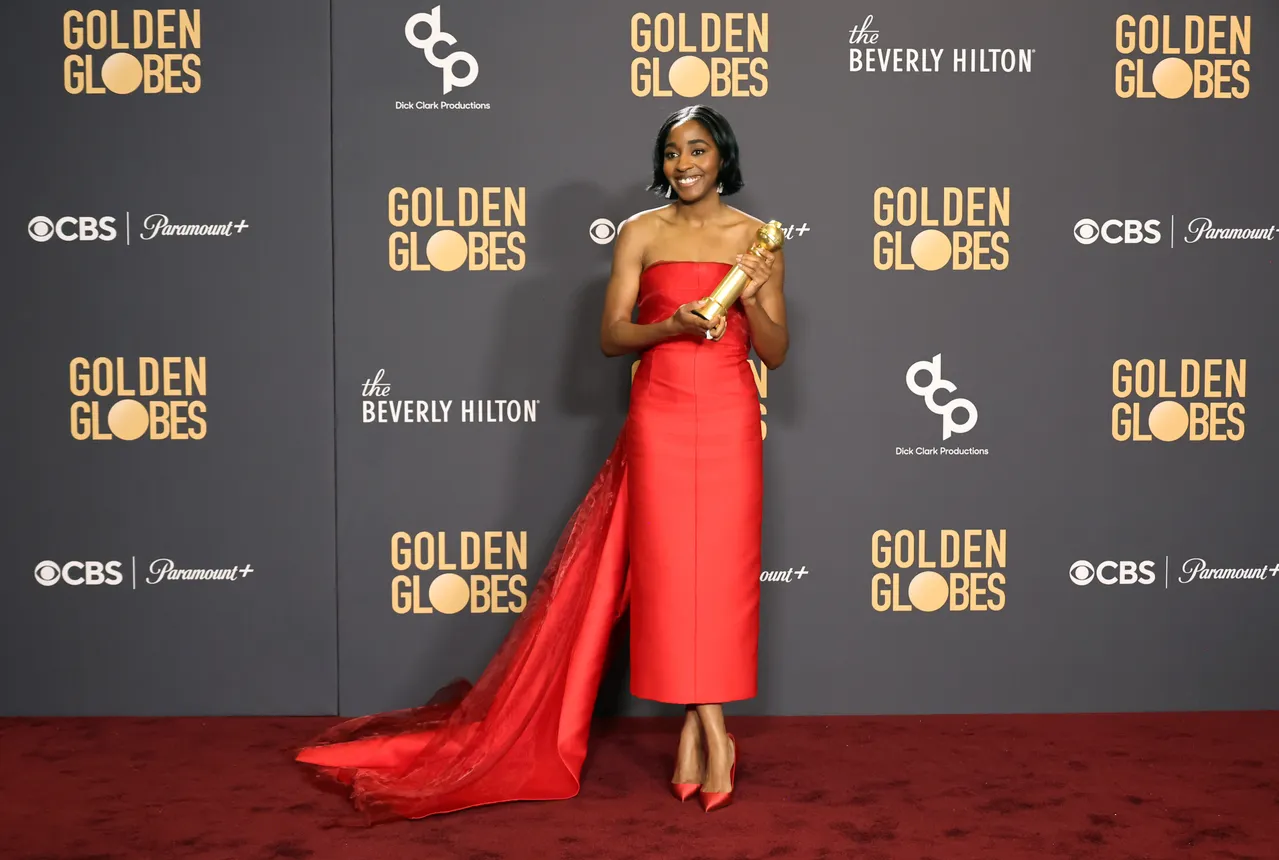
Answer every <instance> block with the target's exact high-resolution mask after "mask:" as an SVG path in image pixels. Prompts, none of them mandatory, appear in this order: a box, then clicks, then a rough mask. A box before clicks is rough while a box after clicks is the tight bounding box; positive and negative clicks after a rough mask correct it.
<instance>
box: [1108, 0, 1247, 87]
mask: <svg viewBox="0 0 1279 860" xmlns="http://www.w3.org/2000/svg"><path fill="white" fill-rule="evenodd" d="M1115 50H1116V51H1118V52H1119V53H1120V54H1122V55H1123V56H1122V57H1121V58H1120V59H1119V61H1118V62H1116V63H1115V95H1117V96H1119V97H1120V98H1121V99H1131V98H1139V99H1153V98H1155V97H1162V98H1166V99H1179V98H1181V97H1182V96H1185V95H1187V94H1191V95H1193V97H1194V98H1197V99H1243V98H1247V97H1248V93H1249V91H1250V90H1251V85H1250V83H1249V80H1248V73H1249V72H1250V71H1251V66H1250V65H1249V63H1248V61H1247V60H1246V59H1243V57H1246V56H1249V55H1251V54H1252V16H1251V15H1208V16H1202V15H1142V16H1141V17H1136V16H1134V15H1120V16H1119V17H1118V18H1116V19H1115Z"/></svg>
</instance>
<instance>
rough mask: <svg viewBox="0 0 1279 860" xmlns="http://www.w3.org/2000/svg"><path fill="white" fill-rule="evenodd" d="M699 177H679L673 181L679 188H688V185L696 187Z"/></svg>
mask: <svg viewBox="0 0 1279 860" xmlns="http://www.w3.org/2000/svg"><path fill="white" fill-rule="evenodd" d="M701 178H702V177H701V176H681V177H680V178H679V179H676V180H675V184H676V185H678V186H679V187H680V188H688V187H689V186H690V185H696V184H697V182H698V180H700V179H701Z"/></svg>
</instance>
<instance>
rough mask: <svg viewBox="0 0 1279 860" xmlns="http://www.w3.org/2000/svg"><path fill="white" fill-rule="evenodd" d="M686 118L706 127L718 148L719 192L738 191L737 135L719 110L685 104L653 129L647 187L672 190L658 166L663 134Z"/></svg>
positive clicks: (661, 192) (741, 184)
mask: <svg viewBox="0 0 1279 860" xmlns="http://www.w3.org/2000/svg"><path fill="white" fill-rule="evenodd" d="M690 119H691V120H695V121H697V122H699V123H701V124H702V125H704V126H705V127H706V130H707V131H709V132H710V133H711V141H712V142H713V143H714V144H715V148H716V149H718V150H719V158H720V164H719V177H718V179H717V181H718V182H719V183H720V184H721V185H723V186H724V190H723V191H721V192H720V195H721V196H723V195H728V194H735V193H737V192H738V191H741V190H742V188H744V187H745V186H746V183H745V182H744V181H743V180H742V169H741V166H740V164H739V155H738V152H737V135H735V134H733V127H732V126H731V125H729V124H728V120H726V119H724V117H723V115H722V114H720V112H719V111H717V110H715V109H714V108H712V107H708V106H706V105H689V106H688V107H683V108H680V109H679V110H677V111H675V113H673V114H671V115H670V116H668V117H667V118H666V122H664V123H662V128H661V130H660V131H658V132H657V142H656V143H654V144H653V184H652V185H650V186H648V190H649V191H652V192H654V193H656V194H659V195H661V196H662V197H665V196H667V194H670V193H673V192H671V184H670V183H669V182H667V181H666V173H665V171H664V170H662V164H663V162H664V161H665V155H666V137H667V135H669V134H670V133H671V129H673V128H674V127H675V126H677V125H679V124H680V123H682V122H687V121H688V120H690Z"/></svg>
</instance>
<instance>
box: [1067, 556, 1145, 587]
mask: <svg viewBox="0 0 1279 860" xmlns="http://www.w3.org/2000/svg"><path fill="white" fill-rule="evenodd" d="M1070 581H1071V582H1073V583H1074V584H1075V585H1088V584H1089V583H1090V582H1097V583H1099V584H1100V585H1133V584H1138V583H1139V584H1141V585H1150V584H1151V583H1152V582H1154V581H1155V563H1154V562H1153V561H1141V562H1137V561H1102V562H1098V563H1097V564H1095V565H1094V564H1093V563H1092V562H1089V561H1077V562H1075V563H1074V564H1072V565H1071V566H1070Z"/></svg>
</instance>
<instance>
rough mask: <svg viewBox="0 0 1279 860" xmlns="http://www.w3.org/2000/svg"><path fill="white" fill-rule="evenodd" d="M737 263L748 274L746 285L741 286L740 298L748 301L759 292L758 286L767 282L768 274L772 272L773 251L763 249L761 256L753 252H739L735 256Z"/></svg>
mask: <svg viewBox="0 0 1279 860" xmlns="http://www.w3.org/2000/svg"><path fill="white" fill-rule="evenodd" d="M737 265H738V266H741V268H742V271H743V272H745V273H746V274H747V275H749V276H750V280H749V281H748V282H747V283H746V286H745V287H743V288H742V295H741V298H742V300H743V301H748V300H750V299H753V298H754V297H755V294H756V293H758V292H759V288H760V287H762V286H764V284H765V283H767V282H768V279H769V276H771V275H772V274H773V253H772V252H771V251H764V252H763V256H762V257H757V256H755V255H754V254H749V253H747V254H739V255H738V256H737Z"/></svg>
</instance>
